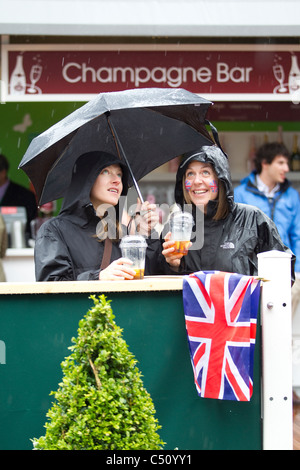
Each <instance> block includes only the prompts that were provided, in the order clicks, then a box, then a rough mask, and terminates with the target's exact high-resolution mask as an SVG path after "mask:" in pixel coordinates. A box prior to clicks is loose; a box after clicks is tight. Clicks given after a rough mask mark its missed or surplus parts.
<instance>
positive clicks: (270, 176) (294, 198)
mask: <svg viewBox="0 0 300 470" xmlns="http://www.w3.org/2000/svg"><path fill="white" fill-rule="evenodd" d="M255 167H256V170H255V171H253V172H252V173H251V174H250V175H249V176H247V177H246V178H244V179H243V180H242V181H241V184H240V185H239V186H237V187H236V188H235V190H234V199H235V201H236V202H242V203H244V204H251V205H252V206H256V207H258V208H259V209H261V210H262V211H263V212H264V213H265V214H267V215H268V216H269V217H270V219H272V220H273V221H274V222H275V224H276V226H277V229H278V232H279V234H280V237H281V239H282V241H283V243H284V244H285V245H287V246H288V247H289V248H290V249H291V250H292V252H293V253H294V254H295V255H296V265H295V271H296V272H297V273H299V277H300V198H299V193H298V191H296V189H295V188H292V186H291V183H290V182H289V180H287V179H286V173H287V172H288V171H289V152H288V150H287V148H286V147H285V146H284V145H282V144H279V143H276V142H274V143H267V144H264V145H262V146H261V147H260V148H259V149H258V151H257V154H256V158H255Z"/></svg>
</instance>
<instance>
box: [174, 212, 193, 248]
mask: <svg viewBox="0 0 300 470" xmlns="http://www.w3.org/2000/svg"><path fill="white" fill-rule="evenodd" d="M193 224H194V220H193V217H192V215H191V214H189V213H188V212H175V213H174V214H172V215H171V218H170V231H171V238H170V240H174V244H173V247H174V252H173V253H178V254H181V255H186V254H187V252H188V248H189V243H190V240H191V235H192V229H193Z"/></svg>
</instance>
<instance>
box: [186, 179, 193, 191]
mask: <svg viewBox="0 0 300 470" xmlns="http://www.w3.org/2000/svg"><path fill="white" fill-rule="evenodd" d="M184 186H185V189H186V190H187V191H190V189H191V186H192V182H191V181H189V180H185V182H184Z"/></svg>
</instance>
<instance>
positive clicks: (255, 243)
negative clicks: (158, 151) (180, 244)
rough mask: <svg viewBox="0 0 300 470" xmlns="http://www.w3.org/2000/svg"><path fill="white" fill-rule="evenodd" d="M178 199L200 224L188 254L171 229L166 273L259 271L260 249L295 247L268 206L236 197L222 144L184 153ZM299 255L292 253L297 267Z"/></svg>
mask: <svg viewBox="0 0 300 470" xmlns="http://www.w3.org/2000/svg"><path fill="white" fill-rule="evenodd" d="M175 201H176V203H177V205H178V206H180V207H181V209H182V210H186V211H189V212H192V215H193V218H194V229H193V234H192V242H191V243H190V247H189V251H188V254H187V255H186V256H183V255H182V254H178V253H175V251H174V247H173V242H172V241H170V232H168V233H166V235H165V237H164V238H165V241H164V243H163V244H162V247H163V251H162V255H163V256H164V258H165V261H166V262H167V264H168V269H164V272H165V273H166V272H169V273H170V272H172V273H174V274H178V273H180V274H190V273H192V272H197V271H210V270H220V271H225V272H236V273H240V274H246V275H257V254H258V253H260V252H263V251H269V250H279V251H286V252H289V253H291V251H290V250H289V249H288V248H287V247H286V246H285V245H284V244H283V243H282V241H281V239H280V236H279V234H278V231H277V229H276V226H275V225H274V223H273V222H272V221H271V220H270V219H269V218H268V217H267V216H266V215H265V214H264V213H263V212H261V211H260V210H259V209H257V208H255V207H252V206H249V205H244V204H237V203H235V202H234V198H233V187H232V183H231V175H230V169H229V165H228V159H227V157H226V156H225V154H224V153H223V152H222V151H221V150H220V149H219V148H218V147H216V146H205V147H202V148H201V149H199V151H195V152H191V153H190V154H187V155H185V156H184V159H183V161H182V163H181V165H180V166H179V169H178V172H177V175H176V184H175ZM294 261H295V257H294V255H293V254H292V271H293V265H294ZM292 278H293V279H294V272H293V273H292Z"/></svg>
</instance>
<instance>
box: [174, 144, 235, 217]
mask: <svg viewBox="0 0 300 470" xmlns="http://www.w3.org/2000/svg"><path fill="white" fill-rule="evenodd" d="M193 160H196V161H197V162H201V163H210V164H211V165H212V166H213V168H214V170H215V172H216V175H217V177H218V179H219V180H221V181H223V183H224V186H225V191H226V198H227V201H228V203H229V207H230V210H232V208H233V204H234V202H233V186H232V181H231V174H230V169H229V163H228V159H227V157H226V155H225V154H224V153H223V152H222V150H221V149H220V148H219V147H217V146H215V145H210V146H203V147H201V148H200V149H199V150H195V151H194V152H189V153H187V154H185V155H184V158H183V160H182V162H181V164H180V165H179V168H178V171H177V175H176V183H175V201H176V203H177V204H179V205H180V206H183V204H184V203H185V201H184V196H183V187H182V179H183V176H184V174H185V171H186V169H187V167H188V165H189V163H190V162H192V161H193Z"/></svg>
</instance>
